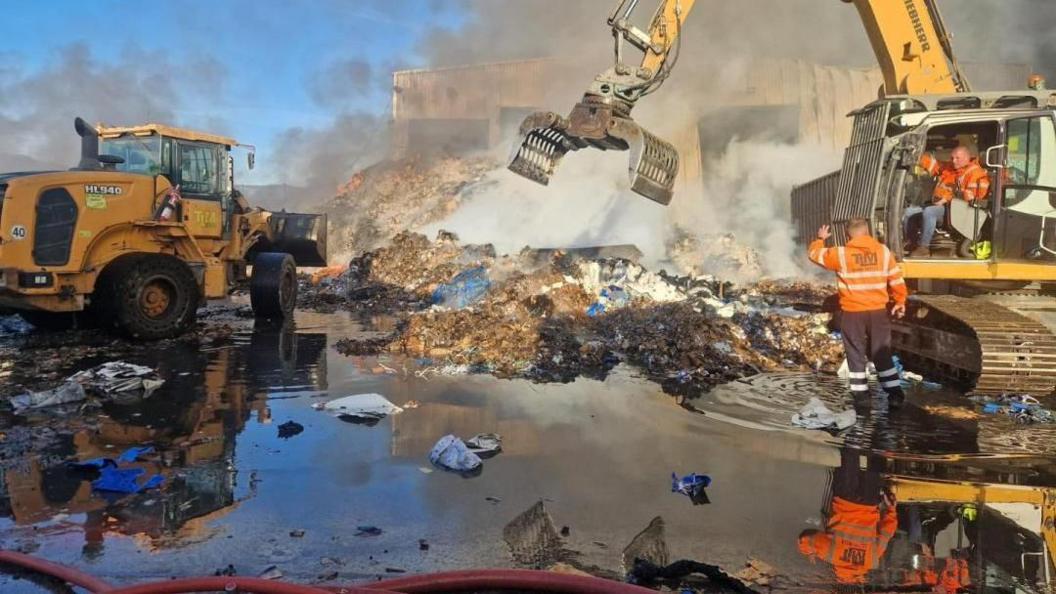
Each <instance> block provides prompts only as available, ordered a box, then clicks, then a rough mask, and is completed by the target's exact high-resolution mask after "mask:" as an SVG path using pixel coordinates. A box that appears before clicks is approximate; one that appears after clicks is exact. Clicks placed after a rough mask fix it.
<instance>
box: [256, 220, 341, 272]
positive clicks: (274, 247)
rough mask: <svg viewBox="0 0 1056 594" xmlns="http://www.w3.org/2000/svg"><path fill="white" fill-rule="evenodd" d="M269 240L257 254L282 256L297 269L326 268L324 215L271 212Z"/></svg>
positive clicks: (264, 241)
mask: <svg viewBox="0 0 1056 594" xmlns="http://www.w3.org/2000/svg"><path fill="white" fill-rule="evenodd" d="M268 224H269V225H270V226H271V238H270V239H268V240H263V239H262V240H261V243H262V244H266V247H265V246H264V245H262V246H261V248H263V249H261V251H269V252H285V253H287V254H290V255H291V256H293V260H294V261H295V262H296V263H297V266H326V265H327V261H326V215H325V214H300V213H292V212H275V213H272V214H271V218H270V219H268Z"/></svg>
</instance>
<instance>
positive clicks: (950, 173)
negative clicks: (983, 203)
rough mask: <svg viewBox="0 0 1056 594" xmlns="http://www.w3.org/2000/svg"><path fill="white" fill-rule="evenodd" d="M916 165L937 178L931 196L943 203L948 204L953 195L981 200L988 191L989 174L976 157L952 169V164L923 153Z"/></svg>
mask: <svg viewBox="0 0 1056 594" xmlns="http://www.w3.org/2000/svg"><path fill="white" fill-rule="evenodd" d="M918 165H920V168H921V169H923V170H924V171H927V172H928V175H930V176H931V177H938V178H939V182H938V183H937V184H935V192H934V193H933V194H932V196H933V197H934V198H935V200H936V201H939V202H942V203H943V204H948V203H949V202H950V200H953V197H954V196H960V197H961V198H963V199H964V200H967V201H968V202H975V201H976V200H983V199H985V198H986V195H987V194H988V193H989V192H990V175H989V174H987V173H986V169H984V168H983V166H982V165H980V164H979V161H978V160H976V159H972V160H971V162H970V163H968V164H967V165H965V166H964V167H962V168H960V169H954V167H953V164H951V163H946V162H944V161H939V160H938V159H936V158H935V157H934V156H933V155H932V154H931V153H924V154H923V155H921V157H920V163H918Z"/></svg>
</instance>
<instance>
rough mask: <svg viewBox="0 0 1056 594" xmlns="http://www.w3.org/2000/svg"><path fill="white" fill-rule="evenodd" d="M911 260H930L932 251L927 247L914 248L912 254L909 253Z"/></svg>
mask: <svg viewBox="0 0 1056 594" xmlns="http://www.w3.org/2000/svg"><path fill="white" fill-rule="evenodd" d="M909 257H910V258H930V257H931V249H930V248H929V247H928V246H926V245H918V246H917V247H915V248H913V251H912V252H909Z"/></svg>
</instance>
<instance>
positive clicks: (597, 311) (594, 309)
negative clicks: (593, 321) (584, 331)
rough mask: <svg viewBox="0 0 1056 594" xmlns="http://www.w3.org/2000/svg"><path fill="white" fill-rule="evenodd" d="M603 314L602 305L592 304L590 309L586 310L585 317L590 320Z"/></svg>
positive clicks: (603, 306) (603, 307) (603, 305)
mask: <svg viewBox="0 0 1056 594" xmlns="http://www.w3.org/2000/svg"><path fill="white" fill-rule="evenodd" d="M603 313H605V304H604V303H592V304H591V305H590V307H588V308H587V315H588V316H590V317H592V318H593V317H595V316H599V315H601V314H603Z"/></svg>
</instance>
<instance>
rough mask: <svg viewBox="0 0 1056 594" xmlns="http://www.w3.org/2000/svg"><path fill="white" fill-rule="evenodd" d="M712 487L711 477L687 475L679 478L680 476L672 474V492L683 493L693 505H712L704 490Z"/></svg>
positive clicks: (695, 474) (694, 474)
mask: <svg viewBox="0 0 1056 594" xmlns="http://www.w3.org/2000/svg"><path fill="white" fill-rule="evenodd" d="M709 485H711V477H710V476H708V475H706V474H697V473H695V472H694V473H692V474H687V475H686V476H684V477H682V478H678V475H677V474H675V473H673V472H672V473H671V492H672V493H682V494H683V495H685V496H687V497H689V499H690V500H691V501H693V505H703V504H706V503H711V501H710V500H709V499H708V495H707V493H705V491H704V489H707V488H708V486H709Z"/></svg>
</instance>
